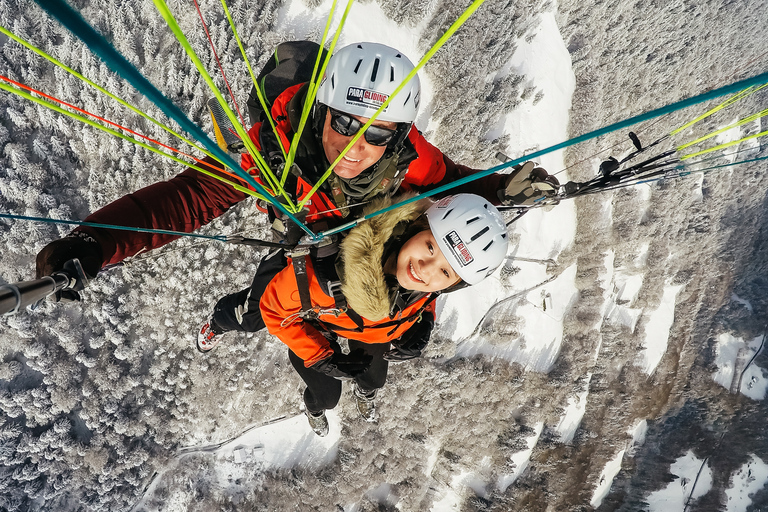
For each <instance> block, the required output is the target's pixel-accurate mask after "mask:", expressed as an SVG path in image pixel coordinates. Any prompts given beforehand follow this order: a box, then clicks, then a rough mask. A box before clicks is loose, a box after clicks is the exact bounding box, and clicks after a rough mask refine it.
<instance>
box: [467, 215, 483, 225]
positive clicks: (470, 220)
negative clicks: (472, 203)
mask: <svg viewBox="0 0 768 512" xmlns="http://www.w3.org/2000/svg"><path fill="white" fill-rule="evenodd" d="M478 220H480V216H479V215H478V216H477V217H472V218H471V219H469V220H468V221H467V226H469V225H470V224H472V223H473V222H475V221H478Z"/></svg>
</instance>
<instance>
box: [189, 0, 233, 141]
mask: <svg viewBox="0 0 768 512" xmlns="http://www.w3.org/2000/svg"><path fill="white" fill-rule="evenodd" d="M193 1H194V2H195V8H197V14H198V15H199V16H200V22H201V23H202V24H203V30H205V35H206V36H207V37H208V43H209V44H210V45H211V50H213V57H214V58H215V59H216V63H217V64H218V65H219V71H221V76H223V77H224V83H225V84H227V89H228V90H229V97H230V98H232V102H233V103H234V104H235V110H237V115H238V116H239V117H240V124H241V125H243V126H245V121H244V120H243V114H241V113H240V107H239V106H238V105H237V100H236V99H235V95H234V93H233V92H232V88H231V87H230V86H229V81H228V80H227V75H226V74H225V73H224V67H223V66H222V65H221V61H220V60H219V55H218V54H217V53H216V48H215V47H214V46H213V39H211V34H210V33H209V32H208V25H206V24H205V20H204V19H203V13H202V12H200V6H199V5H198V4H197V0H193Z"/></svg>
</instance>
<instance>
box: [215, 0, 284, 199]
mask: <svg viewBox="0 0 768 512" xmlns="http://www.w3.org/2000/svg"><path fill="white" fill-rule="evenodd" d="M221 6H222V7H223V8H224V14H226V16H227V20H228V21H229V26H230V28H231V29H232V34H233V35H234V36H235V41H237V46H238V48H240V54H241V55H242V56H243V61H244V62H245V67H247V68H248V73H249V74H250V75H251V81H253V86H254V87H255V88H256V96H258V98H259V103H261V108H263V109H264V113H265V114H266V115H267V120H268V121H269V125H270V126H271V127H272V132H273V133H274V134H275V136H276V137H277V142H278V144H277V145H278V146H280V151H281V152H282V154H283V158H285V149H284V148H283V144H282V143H281V142H280V136H279V135H278V133H277V127H276V126H275V122H274V120H273V119H272V115H271V113H270V111H269V106H268V105H267V102H266V100H265V99H264V96H263V95H262V91H261V90H260V89H259V84H258V81H257V80H256V75H255V74H254V72H253V68H251V63H250V61H249V60H248V55H247V54H246V52H245V48H244V47H243V42H242V41H241V40H240V35H239V34H238V33H237V28H236V27H235V22H234V20H233V19H232V16H231V15H230V13H229V8H228V7H227V3H226V1H225V0H221ZM252 121H253V122H255V121H254V120H252ZM248 139H249V140H250V137H248ZM251 156H253V155H251ZM254 160H255V158H254ZM264 165H265V166H266V162H264ZM281 187H282V182H281Z"/></svg>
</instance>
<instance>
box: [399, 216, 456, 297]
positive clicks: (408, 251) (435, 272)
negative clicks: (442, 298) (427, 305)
mask: <svg viewBox="0 0 768 512" xmlns="http://www.w3.org/2000/svg"><path fill="white" fill-rule="evenodd" d="M395 276H396V277H397V282H398V283H400V286H402V287H403V288H405V289H407V290H415V291H419V292H436V291H439V290H444V289H446V288H448V287H450V286H453V285H454V284H456V283H458V282H459V281H460V278H459V276H458V275H457V274H456V272H455V271H454V270H453V267H451V265H450V264H449V263H448V260H447V259H446V258H445V255H443V253H442V251H441V250H440V248H439V247H438V246H437V241H436V240H435V237H434V235H432V232H431V231H430V230H428V229H427V230H425V231H421V232H419V233H418V234H416V235H414V236H413V237H411V238H410V239H409V240H408V241H407V242H405V244H404V245H403V247H402V248H401V249H400V252H399V253H398V255H397V271H396V273H395Z"/></svg>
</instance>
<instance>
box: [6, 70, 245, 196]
mask: <svg viewBox="0 0 768 512" xmlns="http://www.w3.org/2000/svg"><path fill="white" fill-rule="evenodd" d="M0 80H4V81H6V82H9V83H11V84H13V85H15V86H16V87H20V88H22V89H24V90H26V91H29V92H32V93H35V94H37V95H39V96H42V97H43V98H46V99H49V100H51V101H55V102H56V103H59V104H60V105H64V106H65V107H69V108H71V109H72V110H76V111H77V112H80V113H82V114H85V115H88V116H91V117H93V118H95V119H98V120H99V121H102V122H104V123H107V124H110V125H112V126H114V127H116V128H119V129H121V130H125V131H126V132H128V133H131V134H133V135H136V136H137V137H141V138H142V139H145V140H148V141H150V142H152V143H154V144H157V145H158V146H162V147H164V148H166V149H168V150H171V151H173V152H174V153H178V154H180V155H182V156H186V157H187V158H191V159H192V160H194V161H195V162H198V163H201V164H204V165H206V166H208V167H211V168H212V169H215V170H217V171H219V172H221V173H224V174H226V175H227V176H230V177H232V178H236V179H238V180H240V181H242V182H244V183H245V180H244V179H243V178H241V177H240V176H238V175H236V174H233V173H231V172H229V171H227V170H226V169H222V168H220V167H217V166H215V165H212V164H211V163H209V162H205V161H203V160H200V159H199V158H195V157H194V156H192V155H188V154H186V153H184V152H182V151H179V150H178V149H175V148H172V147H171V146H167V145H165V144H163V143H162V142H159V141H156V140H155V139H152V138H150V137H147V136H146V135H142V134H140V133H137V132H135V131H133V130H131V129H130V128H126V127H125V126H121V125H119V124H117V123H114V122H112V121H110V120H108V119H104V118H103V117H100V116H97V115H96V114H92V113H90V112H88V111H87V110H83V109H81V108H79V107H76V106H74V105H72V104H70V103H67V102H65V101H62V100H60V99H58V98H54V97H53V96H50V95H48V94H45V93H44V92H41V91H38V90H37V89H33V88H32V87H29V86H27V85H24V84H21V83H19V82H17V81H15V80H11V79H10V78H8V77H7V76H3V75H0Z"/></svg>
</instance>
